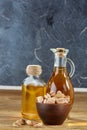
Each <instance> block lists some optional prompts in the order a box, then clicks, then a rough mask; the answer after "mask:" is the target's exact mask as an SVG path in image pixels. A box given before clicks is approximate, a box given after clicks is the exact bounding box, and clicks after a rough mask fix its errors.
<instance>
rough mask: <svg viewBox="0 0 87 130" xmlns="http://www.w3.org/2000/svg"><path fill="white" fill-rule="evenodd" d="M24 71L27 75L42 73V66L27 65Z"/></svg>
mask: <svg viewBox="0 0 87 130" xmlns="http://www.w3.org/2000/svg"><path fill="white" fill-rule="evenodd" d="M26 73H27V75H33V76H39V75H40V74H41V73H42V67H41V66H40V65H28V66H27V67H26Z"/></svg>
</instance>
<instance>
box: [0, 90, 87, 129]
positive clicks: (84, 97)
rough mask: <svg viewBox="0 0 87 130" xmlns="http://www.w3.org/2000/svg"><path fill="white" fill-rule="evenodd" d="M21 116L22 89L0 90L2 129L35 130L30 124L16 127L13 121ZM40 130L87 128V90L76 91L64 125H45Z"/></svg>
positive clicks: (0, 121)
mask: <svg viewBox="0 0 87 130" xmlns="http://www.w3.org/2000/svg"><path fill="white" fill-rule="evenodd" d="M20 118H21V91H20V90H0V130H16V129H17V130H29V129H31V130H35V129H36V128H33V127H30V126H26V125H24V126H21V127H19V128H16V127H14V126H12V124H13V122H15V121H16V120H18V119H20ZM37 129H39V130H42V129H44V130H87V92H84V93H83V92H79V93H75V102H74V105H73V108H72V110H71V112H70V114H69V117H68V118H67V119H66V120H65V122H64V123H63V125H55V126H45V125H44V126H43V127H42V128H37Z"/></svg>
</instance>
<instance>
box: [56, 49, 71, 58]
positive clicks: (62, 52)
mask: <svg viewBox="0 0 87 130" xmlns="http://www.w3.org/2000/svg"><path fill="white" fill-rule="evenodd" d="M56 50H57V51H56V53H57V55H58V56H60V57H63V56H66V55H67V53H68V52H69V50H68V49H65V48H56Z"/></svg>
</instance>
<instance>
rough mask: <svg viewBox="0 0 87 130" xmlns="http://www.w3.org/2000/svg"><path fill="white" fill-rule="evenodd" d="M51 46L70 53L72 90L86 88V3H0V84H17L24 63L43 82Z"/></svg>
mask: <svg viewBox="0 0 87 130" xmlns="http://www.w3.org/2000/svg"><path fill="white" fill-rule="evenodd" d="M52 47H54V48H55V47H65V48H68V49H69V50H70V51H69V54H68V57H69V58H71V59H72V60H73V61H74V63H75V66H76V71H75V74H74V76H73V78H72V82H73V84H74V87H87V0H0V85H20V84H21V82H22V80H23V79H24V78H25V77H26V74H25V68H26V66H27V64H40V65H42V67H43V74H42V78H43V79H44V80H45V81H46V82H47V81H48V79H49V77H50V74H51V72H52V70H53V62H54V57H53V54H52V53H51V52H50V50H49V49H50V48H52Z"/></svg>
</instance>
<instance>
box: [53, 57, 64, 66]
mask: <svg viewBox="0 0 87 130" xmlns="http://www.w3.org/2000/svg"><path fill="white" fill-rule="evenodd" d="M66 62H67V58H66V57H65V56H63V57H60V56H58V55H55V60H54V67H66Z"/></svg>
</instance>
